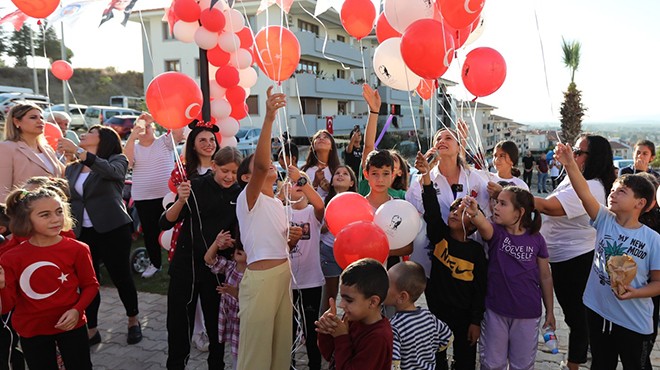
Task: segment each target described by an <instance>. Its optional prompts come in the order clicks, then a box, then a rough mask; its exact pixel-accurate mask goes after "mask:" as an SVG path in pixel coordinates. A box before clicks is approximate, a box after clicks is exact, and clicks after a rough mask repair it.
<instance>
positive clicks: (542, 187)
mask: <svg viewBox="0 0 660 370" xmlns="http://www.w3.org/2000/svg"><path fill="white" fill-rule="evenodd" d="M546 181H548V173H547V172H546V173H543V172H540V171H539V183H538V185H537V186H538V190H539V193H540V192H541V190H543V192H544V193H545V192H547V189H546V188H545V182H546Z"/></svg>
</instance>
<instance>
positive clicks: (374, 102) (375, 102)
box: [362, 84, 381, 112]
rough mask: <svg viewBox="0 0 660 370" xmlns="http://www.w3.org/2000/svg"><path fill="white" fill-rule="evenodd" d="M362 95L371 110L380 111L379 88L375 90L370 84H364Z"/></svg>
mask: <svg viewBox="0 0 660 370" xmlns="http://www.w3.org/2000/svg"><path fill="white" fill-rule="evenodd" d="M362 97H363V98H364V101H365V102H366V103H367V104H368V105H369V110H370V111H372V112H378V111H380V102H381V99H380V94H379V93H378V90H374V89H372V88H371V86H369V85H368V84H363V85H362Z"/></svg>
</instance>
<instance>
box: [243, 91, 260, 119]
mask: <svg viewBox="0 0 660 370" xmlns="http://www.w3.org/2000/svg"><path fill="white" fill-rule="evenodd" d="M245 104H247V106H248V112H249V113H250V114H254V115H257V116H258V115H259V96H258V95H250V96H248V98H247V99H245Z"/></svg>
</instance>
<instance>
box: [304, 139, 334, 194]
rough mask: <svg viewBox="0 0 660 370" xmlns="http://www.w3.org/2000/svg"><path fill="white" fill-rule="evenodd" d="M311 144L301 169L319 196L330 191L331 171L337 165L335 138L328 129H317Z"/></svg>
mask: <svg viewBox="0 0 660 370" xmlns="http://www.w3.org/2000/svg"><path fill="white" fill-rule="evenodd" d="M311 141H312V145H311V147H310V148H309V153H308V154H307V160H306V161H305V164H304V165H303V166H302V170H303V171H304V172H305V173H306V174H307V176H308V177H309V178H310V179H311V180H312V186H313V187H314V190H316V191H317V192H318V193H319V195H320V196H321V198H325V196H326V195H328V191H330V179H331V178H332V173H333V172H334V171H335V170H336V169H337V167H339V164H340V162H339V154H338V151H337V143H336V142H335V138H334V137H332V134H331V133H330V132H328V130H319V131H317V132H316V133H315V134H314V136H312V140H311Z"/></svg>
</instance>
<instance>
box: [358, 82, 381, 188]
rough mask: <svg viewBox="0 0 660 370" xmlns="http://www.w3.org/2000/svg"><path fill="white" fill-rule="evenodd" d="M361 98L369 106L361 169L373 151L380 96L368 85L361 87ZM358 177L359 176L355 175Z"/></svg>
mask: <svg viewBox="0 0 660 370" xmlns="http://www.w3.org/2000/svg"><path fill="white" fill-rule="evenodd" d="M362 97H364V101H365V102H366V103H367V104H368V105H369V119H368V120H367V127H365V128H364V149H363V150H362V163H361V164H362V168H364V165H365V162H366V161H367V156H368V155H369V153H371V151H372V150H374V147H375V142H376V130H377V129H378V112H379V111H380V102H381V99H380V94H378V90H374V89H372V88H371V86H369V85H368V84H364V85H362ZM356 175H358V176H360V174H356Z"/></svg>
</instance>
